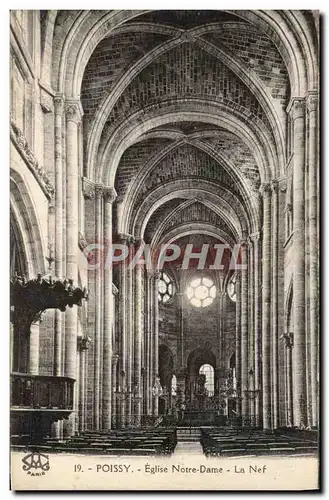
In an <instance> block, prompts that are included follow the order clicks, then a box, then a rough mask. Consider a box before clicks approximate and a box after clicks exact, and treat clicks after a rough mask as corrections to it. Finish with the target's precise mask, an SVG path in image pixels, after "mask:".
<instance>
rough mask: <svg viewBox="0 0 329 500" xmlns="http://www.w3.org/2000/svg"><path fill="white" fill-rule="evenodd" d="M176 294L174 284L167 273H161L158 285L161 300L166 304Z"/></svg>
mask: <svg viewBox="0 0 329 500" xmlns="http://www.w3.org/2000/svg"><path fill="white" fill-rule="evenodd" d="M173 295H174V284H173V282H172V279H171V278H170V277H169V276H168V274H166V273H161V278H160V279H159V285H158V296H159V302H162V303H163V304H165V303H166V302H168V300H170V299H171V298H172V296H173Z"/></svg>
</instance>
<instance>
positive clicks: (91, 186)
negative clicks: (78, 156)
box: [82, 177, 95, 199]
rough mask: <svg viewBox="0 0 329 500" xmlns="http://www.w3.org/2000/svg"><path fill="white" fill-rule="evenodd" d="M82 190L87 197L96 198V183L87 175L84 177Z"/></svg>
mask: <svg viewBox="0 0 329 500" xmlns="http://www.w3.org/2000/svg"><path fill="white" fill-rule="evenodd" d="M82 191H83V195H84V197H85V198H86V199H93V198H95V183H94V182H92V181H90V180H89V179H87V177H82Z"/></svg>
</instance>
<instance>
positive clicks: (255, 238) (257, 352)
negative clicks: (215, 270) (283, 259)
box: [251, 232, 261, 427]
mask: <svg viewBox="0 0 329 500" xmlns="http://www.w3.org/2000/svg"><path fill="white" fill-rule="evenodd" d="M251 239H252V242H253V250H254V332H255V333H254V372H255V389H256V390H259V389H260V387H261V365H260V357H261V328H260V326H261V325H260V319H261V304H260V280H259V266H260V248H259V242H260V234H259V232H258V233H254V234H253V235H251ZM260 410H261V408H260V395H259V393H257V396H256V397H255V427H259V426H260V425H261V422H260Z"/></svg>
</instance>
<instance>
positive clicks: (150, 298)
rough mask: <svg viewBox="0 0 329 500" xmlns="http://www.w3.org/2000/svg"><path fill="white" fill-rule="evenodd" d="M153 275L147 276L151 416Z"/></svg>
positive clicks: (149, 413)
mask: <svg viewBox="0 0 329 500" xmlns="http://www.w3.org/2000/svg"><path fill="white" fill-rule="evenodd" d="M152 276H153V274H148V275H147V325H148V331H147V339H148V345H147V367H146V370H147V374H146V375H147V414H148V415H152V413H153V409H152V403H153V401H152V387H153V380H154V374H153V343H154V342H153V285H152Z"/></svg>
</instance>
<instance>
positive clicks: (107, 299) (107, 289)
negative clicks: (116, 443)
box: [102, 187, 116, 430]
mask: <svg viewBox="0 0 329 500" xmlns="http://www.w3.org/2000/svg"><path fill="white" fill-rule="evenodd" d="M115 199H116V191H115V189H114V188H110V187H109V188H105V189H104V244H105V246H106V248H107V252H109V251H111V245H112V204H113V202H114V200H115ZM104 264H105V265H104V308H103V314H104V337H103V414H102V418H103V422H102V423H103V429H104V430H109V429H111V422H112V409H111V405H112V384H111V376H112V332H113V322H114V308H113V292H112V281H113V269H112V264H111V263H110V261H109V259H105V262H104Z"/></svg>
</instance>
